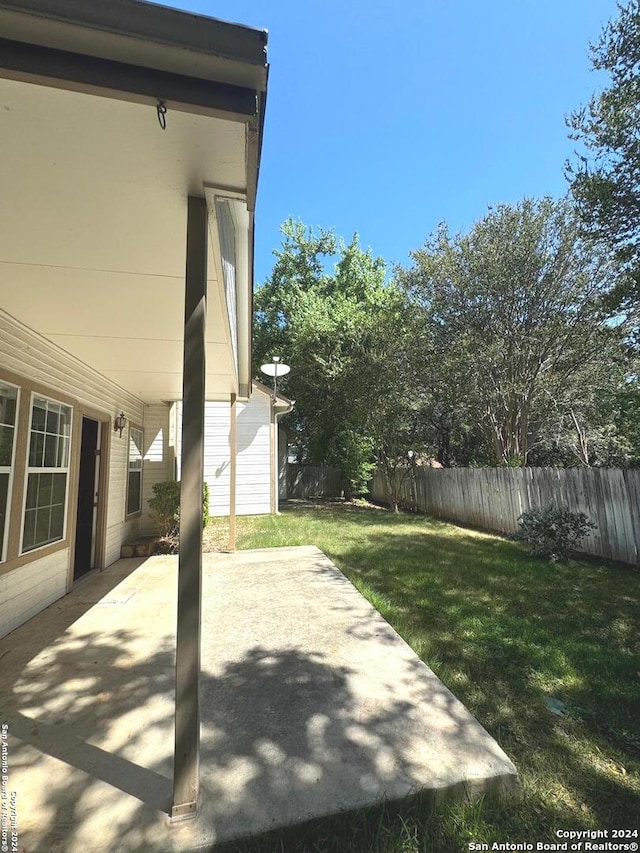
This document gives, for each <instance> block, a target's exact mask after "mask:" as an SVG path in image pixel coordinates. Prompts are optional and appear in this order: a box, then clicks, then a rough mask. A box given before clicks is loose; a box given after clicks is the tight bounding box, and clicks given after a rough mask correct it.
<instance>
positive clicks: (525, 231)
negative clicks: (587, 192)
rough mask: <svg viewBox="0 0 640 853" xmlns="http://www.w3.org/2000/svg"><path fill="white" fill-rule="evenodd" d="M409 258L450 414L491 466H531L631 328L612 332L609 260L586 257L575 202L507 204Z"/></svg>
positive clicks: (408, 281) (404, 282) (594, 254)
mask: <svg viewBox="0 0 640 853" xmlns="http://www.w3.org/2000/svg"><path fill="white" fill-rule="evenodd" d="M412 256H413V260H414V264H413V267H412V268H410V269H408V270H405V271H399V273H398V275H397V278H398V281H399V283H400V284H401V286H402V287H404V289H405V290H406V292H407V293H408V294H409V295H410V297H411V298H412V299H413V300H414V302H415V303H416V305H417V306H418V308H419V310H421V311H422V314H423V317H424V324H425V329H426V334H425V345H426V346H427V347H428V348H430V349H431V350H432V351H433V352H435V353H437V354H439V358H440V364H439V368H438V369H439V370H441V371H442V372H443V375H444V376H445V377H446V388H447V389H449V390H448V392H446V395H447V396H448V402H449V404H450V405H454V404H455V405H456V408H457V410H458V412H459V413H460V414H461V415H463V416H465V417H466V418H467V419H468V420H469V421H471V422H473V423H475V425H476V426H477V428H478V429H479V430H480V432H481V433H482V435H483V436H484V441H485V447H486V451H487V454H488V456H489V459H490V460H491V462H492V463H493V464H496V465H526V464H527V461H528V459H529V456H530V453H531V451H532V449H533V448H534V447H535V446H536V444H537V443H538V442H539V441H541V440H542V437H543V436H544V435H545V430H548V428H549V427H550V426H551V424H552V423H555V422H556V418H557V412H558V411H562V412H563V413H564V412H568V411H569V409H570V408H571V406H572V405H573V406H574V407H575V406H576V405H577V402H578V401H580V400H581V399H582V396H581V389H582V390H584V391H585V393H586V389H587V388H589V382H590V381H591V380H592V379H593V375H594V374H593V373H590V372H589V371H590V368H592V367H593V366H595V365H597V364H598V363H599V362H600V361H601V360H602V359H603V358H605V359H606V358H610V355H609V353H610V352H611V351H613V350H616V351H617V348H618V347H619V341H620V338H621V336H622V334H623V328H622V327H621V326H618V327H615V328H614V327H613V326H611V325H610V324H607V315H606V312H605V311H604V309H603V307H602V301H601V297H602V295H603V293H606V292H607V291H608V290H609V289H610V286H611V281H612V278H613V275H614V270H613V269H612V266H611V263H610V260H609V258H608V256H607V254H606V253H603V252H601V251H598V250H597V248H596V247H594V246H589V247H588V248H587V247H585V245H584V243H583V241H582V240H581V239H580V236H579V227H578V223H577V222H576V219H575V216H574V214H573V211H572V208H571V206H570V205H569V203H568V202H566V201H563V202H558V203H556V202H553V201H552V200H550V199H543V200H541V201H533V200H525V201H523V202H522V203H521V204H519V205H517V206H507V205H500V206H498V207H497V208H496V209H494V210H490V212H489V214H488V215H487V216H486V217H485V218H484V219H482V220H481V221H480V222H478V223H477V224H476V225H475V226H474V227H473V228H472V229H471V231H470V232H469V233H468V234H466V235H457V236H453V237H452V236H451V235H450V234H449V232H448V230H447V228H446V226H444V225H443V226H441V227H440V230H439V231H438V233H437V234H436V235H435V236H434V237H433V238H431V239H430V240H429V241H427V243H426V245H425V247H424V248H423V249H420V250H419V251H416V252H414V253H412ZM589 393H591V390H590V389H589ZM447 396H445V397H444V399H441V400H440V403H441V404H444V403H446V402H447Z"/></svg>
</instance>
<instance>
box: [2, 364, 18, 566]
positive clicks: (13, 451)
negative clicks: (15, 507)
mask: <svg viewBox="0 0 640 853" xmlns="http://www.w3.org/2000/svg"><path fill="white" fill-rule="evenodd" d="M0 385H3V386H4V387H5V388H14V389H15V391H16V417H15V420H14V423H13V446H12V448H11V464H10V465H9V466H6V465H0V474H9V481H8V483H7V506H6V509H5V516H4V530H3V535H2V549H1V550H2V553H0V563H4V562H5V561H6V559H7V545H8V539H9V522H10V519H11V505H12V503H13V501H12V495H13V475H14V472H15V467H16V444H17V437H18V421H19V418H20V393H21V390H22V389H21V388H20V387H19V386H18V385H14V384H13V383H12V382H5V381H4V379H2V380H0ZM4 426H10V424H4Z"/></svg>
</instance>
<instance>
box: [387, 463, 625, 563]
mask: <svg viewBox="0 0 640 853" xmlns="http://www.w3.org/2000/svg"><path fill="white" fill-rule="evenodd" d="M371 495H372V497H373V499H374V500H377V501H380V502H386V495H385V490H384V480H383V477H382V474H381V473H380V472H379V471H376V473H375V475H374V479H373V482H372V485H371ZM401 503H403V504H405V505H406V506H408V507H410V508H412V509H415V510H417V511H418V512H424V513H426V514H427V515H430V516H433V517H435V518H442V519H447V520H448V521H458V522H461V523H462V524H472V525H474V526H476V527H481V528H484V529H485V530H495V531H499V532H500V533H515V531H516V530H517V529H518V517H519V516H520V515H521V514H522V513H523V512H525V511H526V510H528V509H530V508H531V507H534V506H545V505H547V504H553V505H554V506H558V507H562V508H564V509H569V510H571V511H572V512H584V513H585V514H586V515H587V516H588V517H589V519H590V520H591V521H594V522H595V523H596V524H597V525H598V529H597V530H594V531H593V533H592V534H591V535H590V536H588V537H586V538H585V539H583V540H582V544H581V547H580V550H581V551H583V552H585V553H587V554H595V555H596V556H599V557H605V558H607V559H610V560H619V561H621V562H624V563H631V564H633V565H638V564H639V563H640V559H639V555H640V469H637V468H635V469H625V470H623V469H620V468H565V469H560V468H443V469H438V468H417V469H416V470H415V471H414V472H412V475H411V476H410V477H408V478H407V479H406V481H405V483H404V485H403V487H402V490H401Z"/></svg>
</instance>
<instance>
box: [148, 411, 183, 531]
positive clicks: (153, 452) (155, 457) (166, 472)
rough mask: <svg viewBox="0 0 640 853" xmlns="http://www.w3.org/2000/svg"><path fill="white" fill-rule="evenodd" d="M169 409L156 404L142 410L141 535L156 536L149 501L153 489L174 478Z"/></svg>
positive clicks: (174, 454) (172, 436) (172, 439)
mask: <svg viewBox="0 0 640 853" xmlns="http://www.w3.org/2000/svg"><path fill="white" fill-rule="evenodd" d="M171 415H172V406H171V404H169V403H159V404H158V405H155V406H145V411H144V456H143V466H142V471H143V477H142V517H141V519H140V526H141V530H142V532H143V533H150V534H151V533H155V532H156V531H155V527H154V523H153V519H152V518H151V514H150V511H149V500H150V499H151V498H152V497H153V487H154V485H155V484H156V483H161V482H163V480H173V479H175V475H176V468H175V458H176V448H175V429H174V428H173V427H172V421H173V422H175V418H172V417H171Z"/></svg>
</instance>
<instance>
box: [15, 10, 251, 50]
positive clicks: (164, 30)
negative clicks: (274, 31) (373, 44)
mask: <svg viewBox="0 0 640 853" xmlns="http://www.w3.org/2000/svg"><path fill="white" fill-rule="evenodd" d="M0 8H3V9H10V10H14V11H16V12H20V13H22V14H28V15H34V16H37V17H41V18H49V19H53V20H58V21H63V22H65V23H69V24H75V25H79V26H82V27H88V28H91V29H97V30H105V31H108V32H111V33H120V34H121V35H125V36H129V37H134V38H139V39H143V40H144V41H149V40H151V41H157V42H159V43H161V44H165V45H175V46H177V47H186V48H188V49H190V50H194V51H198V52H201V53H204V54H209V55H210V54H215V55H217V56H221V57H226V58H229V59H232V60H239V61H241V62H247V63H251V64H254V65H259V66H264V65H265V64H266V43H267V36H268V34H267V32H266V30H258V29H254V28H252V27H247V26H243V25H241V24H233V23H229V22H227V21H221V20H219V19H217V18H211V17H208V16H206V15H197V14H194V13H193V12H187V11H183V10H179V9H172V8H169V7H167V6H160V5H157V4H155V3H148V2H143V0H108V2H105V0H101V2H87V0H2V2H1V3H0Z"/></svg>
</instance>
